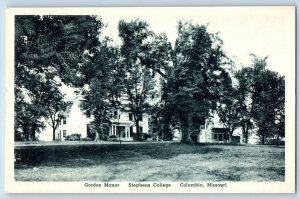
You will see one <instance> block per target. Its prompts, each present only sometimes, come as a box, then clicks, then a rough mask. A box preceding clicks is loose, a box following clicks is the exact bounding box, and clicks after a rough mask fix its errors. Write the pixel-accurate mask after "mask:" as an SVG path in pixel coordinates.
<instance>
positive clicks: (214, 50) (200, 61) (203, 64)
mask: <svg viewBox="0 0 300 199" xmlns="http://www.w3.org/2000/svg"><path fill="white" fill-rule="evenodd" d="M227 61H228V59H227V58H226V56H225V54H224V52H223V50H222V41H221V40H220V39H219V38H218V37H217V35H215V34H210V33H208V32H207V29H206V27H205V26H200V25H193V24H191V23H185V22H179V24H178V38H177V40H176V43H175V47H174V52H173V67H171V68H170V69H169V70H168V71H167V78H166V82H165V84H164V94H163V99H164V100H165V104H166V109H167V110H170V111H171V112H172V113H170V114H171V115H173V117H175V118H176V119H175V121H178V122H179V123H180V127H181V132H182V139H181V142H192V135H193V134H197V133H198V132H199V130H200V129H199V128H200V124H204V123H205V120H206V119H207V118H209V117H210V113H211V112H212V111H213V110H215V109H216V106H217V102H218V100H219V98H220V93H221V92H220V91H221V90H222V89H223V88H222V86H223V83H224V82H226V81H228V78H227V77H228V73H227V72H226V70H225V68H224V66H225V65H226V64H227ZM194 141H195V140H194Z"/></svg>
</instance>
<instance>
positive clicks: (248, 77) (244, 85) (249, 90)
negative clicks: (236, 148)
mask: <svg viewBox="0 0 300 199" xmlns="http://www.w3.org/2000/svg"><path fill="white" fill-rule="evenodd" d="M252 56H253V64H252V66H250V67H244V68H242V69H241V70H239V71H237V72H236V74H235V78H236V79H237V80H238V87H237V89H238V92H239V95H240V96H241V97H240V99H239V101H240V102H239V104H240V110H239V112H240V122H239V126H240V127H241V128H242V134H243V137H244V141H245V143H248V139H249V136H250V133H251V130H252V129H253V128H254V127H255V123H254V120H253V113H254V112H253V111H254V106H255V104H256V103H257V102H258V98H257V97H258V93H259V92H260V91H261V85H260V81H259V79H260V77H261V73H262V71H263V70H264V69H265V67H266V63H265V59H267V58H264V59H258V58H257V57H256V56H254V55H252Z"/></svg>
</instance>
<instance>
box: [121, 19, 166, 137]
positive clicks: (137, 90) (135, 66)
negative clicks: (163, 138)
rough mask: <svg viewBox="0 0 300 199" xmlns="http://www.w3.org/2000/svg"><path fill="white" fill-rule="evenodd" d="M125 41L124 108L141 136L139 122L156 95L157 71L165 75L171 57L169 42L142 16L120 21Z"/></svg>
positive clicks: (123, 49) (123, 52)
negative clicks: (132, 19) (150, 28)
mask: <svg viewBox="0 0 300 199" xmlns="http://www.w3.org/2000/svg"><path fill="white" fill-rule="evenodd" d="M119 36H120V37H121V39H122V41H123V43H122V46H121V55H122V58H123V62H124V67H125V78H124V81H123V82H124V87H125V89H124V92H123V94H124V101H123V102H124V103H123V111H128V112H130V113H132V116H133V120H134V123H135V127H136V139H140V128H139V122H140V121H141V118H142V116H143V114H144V113H146V112H148V111H149V110H150V108H151V106H152V105H153V103H155V99H156V98H157V93H158V90H157V88H156V87H157V82H156V80H157V79H158V77H157V75H156V74H159V75H160V76H162V77H164V76H165V74H164V68H165V67H167V66H168V64H169V63H168V61H169V60H170V58H171V57H170V49H171V46H170V43H169V42H168V41H167V38H166V36H165V35H164V34H161V35H156V34H155V33H153V32H152V31H150V30H149V25H148V24H147V23H146V22H145V21H142V20H139V19H137V20H134V21H130V22H125V21H124V20H121V21H120V22H119Z"/></svg>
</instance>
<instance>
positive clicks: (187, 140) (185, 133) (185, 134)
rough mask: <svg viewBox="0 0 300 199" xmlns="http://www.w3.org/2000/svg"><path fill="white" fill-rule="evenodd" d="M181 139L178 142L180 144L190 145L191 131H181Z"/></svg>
mask: <svg viewBox="0 0 300 199" xmlns="http://www.w3.org/2000/svg"><path fill="white" fill-rule="evenodd" d="M181 132H182V137H181V140H180V143H192V142H193V140H192V139H191V131H189V130H188V128H183V129H182V131H181Z"/></svg>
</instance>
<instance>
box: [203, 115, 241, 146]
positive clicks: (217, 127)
mask: <svg viewBox="0 0 300 199" xmlns="http://www.w3.org/2000/svg"><path fill="white" fill-rule="evenodd" d="M198 142H199V143H228V142H229V132H228V129H226V128H225V127H224V125H223V124H222V123H221V122H220V118H219V116H218V115H217V114H214V115H213V117H212V118H211V119H208V120H206V121H205V124H204V125H200V132H199V135H198ZM232 142H233V143H240V142H241V140H240V136H239V135H237V134H236V132H234V134H233V135H232Z"/></svg>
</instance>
